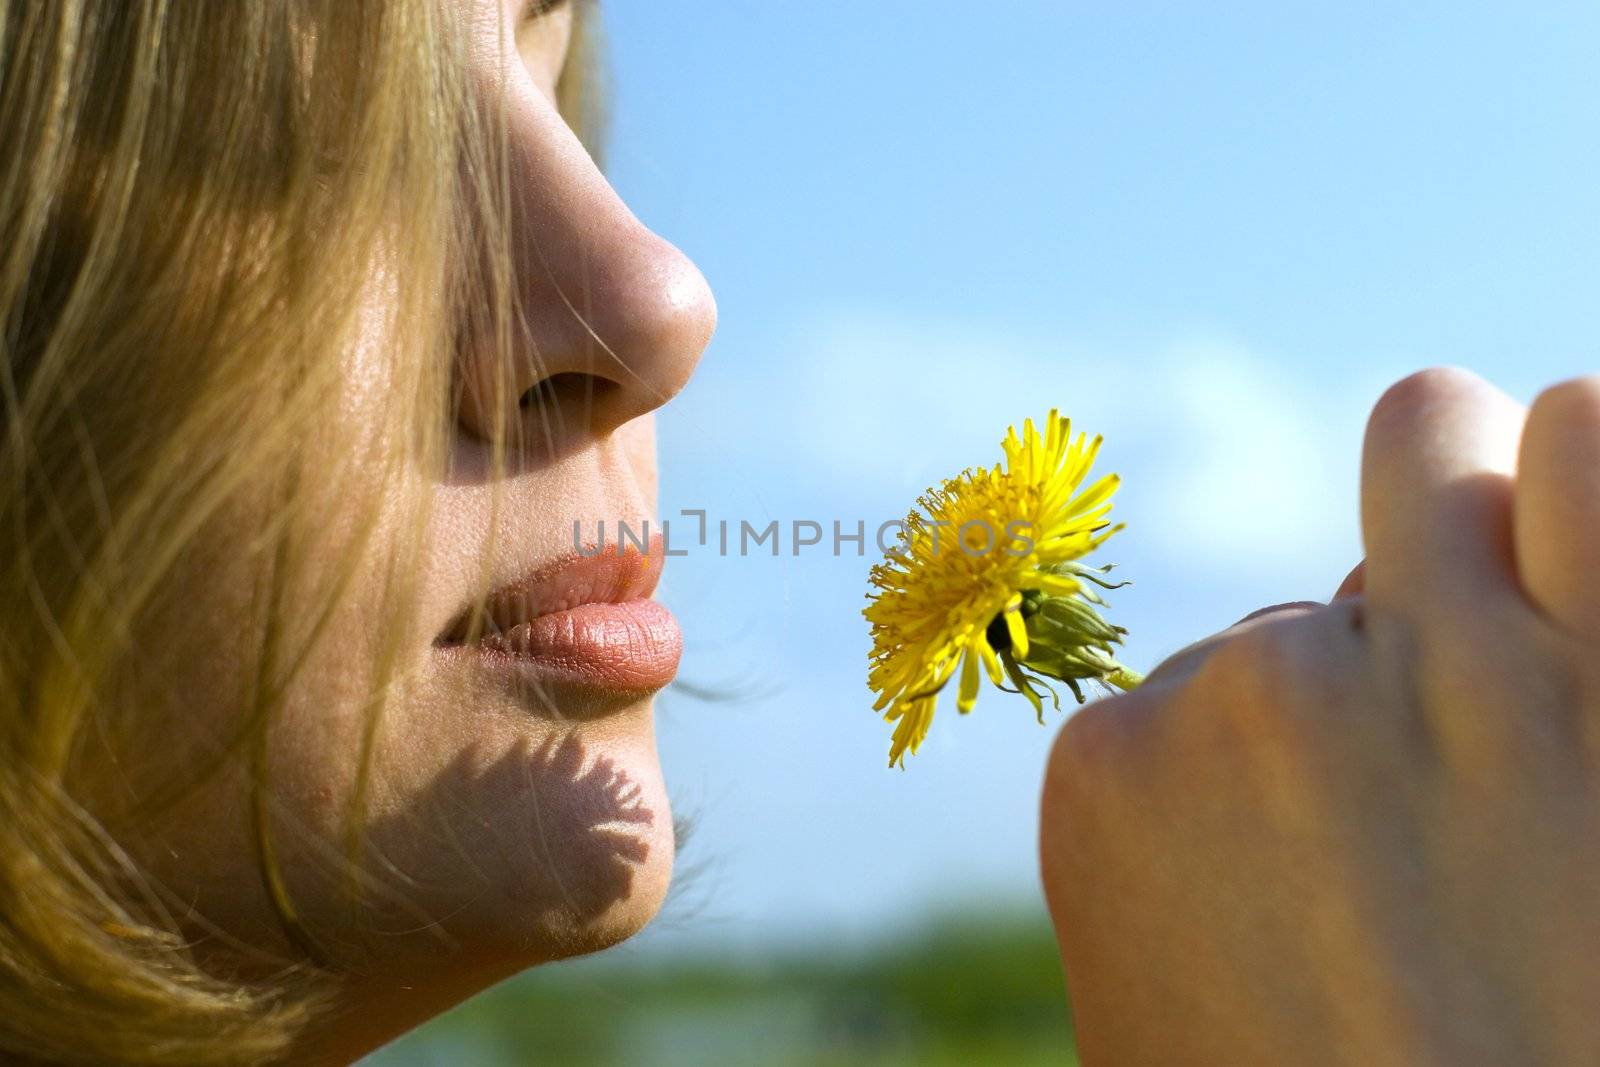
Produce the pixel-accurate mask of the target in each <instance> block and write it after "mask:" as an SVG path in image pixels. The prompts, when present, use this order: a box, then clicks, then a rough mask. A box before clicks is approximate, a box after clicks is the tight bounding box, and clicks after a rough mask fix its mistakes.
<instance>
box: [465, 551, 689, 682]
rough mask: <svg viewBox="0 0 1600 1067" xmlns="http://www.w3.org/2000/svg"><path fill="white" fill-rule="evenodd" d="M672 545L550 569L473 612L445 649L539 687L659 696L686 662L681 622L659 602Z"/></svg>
mask: <svg viewBox="0 0 1600 1067" xmlns="http://www.w3.org/2000/svg"><path fill="white" fill-rule="evenodd" d="M663 547H664V546H663V545H662V544H661V543H660V539H659V538H656V539H653V540H652V541H651V542H650V545H649V547H648V549H647V550H646V551H640V550H639V549H638V548H637V547H635V546H632V545H629V546H626V547H620V546H616V545H609V546H606V547H605V548H604V549H603V550H601V551H600V552H599V553H598V554H596V555H593V556H581V555H577V554H573V555H570V556H566V557H564V558H561V559H558V560H555V561H553V562H551V563H548V564H546V565H543V566H541V567H539V568H537V569H535V570H534V571H532V572H530V573H528V574H526V575H524V576H523V577H521V578H518V579H516V580H515V581H513V582H510V583H508V584H507V585H503V586H500V587H499V588H497V589H495V590H493V591H492V592H491V593H490V594H489V595H488V596H487V597H486V598H484V600H483V601H482V603H481V604H477V603H475V604H473V605H471V606H469V607H467V608H466V609H464V610H463V611H462V612H461V613H460V614H458V615H457V616H456V618H455V619H454V621H452V623H451V624H450V626H449V627H448V628H447V629H446V630H445V631H444V633H442V634H441V635H440V636H439V638H438V639H437V640H436V641H435V642H434V645H435V648H436V650H437V651H438V652H439V653H440V654H442V655H445V656H448V657H452V658H458V659H472V660H475V661H477V662H478V663H480V664H481V665H482V666H484V667H485V668H488V669H491V670H497V671H501V672H508V673H511V674H512V675H516V676H529V675H531V676H532V677H531V679H530V680H532V681H534V682H535V683H544V684H551V685H573V686H578V687H581V688H586V689H601V690H607V691H611V692H616V693H648V692H654V691H655V690H657V689H660V688H662V687H663V686H665V685H667V684H668V683H669V682H671V681H672V679H673V678H674V677H675V676H676V675H677V673H678V661H679V659H680V657H681V656H682V654H683V633H682V631H681V630H680V629H679V628H678V622H677V620H676V619H674V618H673V617H672V613H671V612H670V611H668V610H667V608H666V607H665V606H664V605H662V604H661V603H660V602H659V601H656V600H653V599H651V594H652V593H654V592H655V587H656V583H657V582H658V581H659V580H660V577H661V568H662V565H663V564H664V563H665V554H664V553H663V552H662V551H661V549H662V548H663Z"/></svg>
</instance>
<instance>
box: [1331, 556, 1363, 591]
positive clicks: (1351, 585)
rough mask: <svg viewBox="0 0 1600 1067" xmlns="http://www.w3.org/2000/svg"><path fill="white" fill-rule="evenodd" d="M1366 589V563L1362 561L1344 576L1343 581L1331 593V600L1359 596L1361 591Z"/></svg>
mask: <svg viewBox="0 0 1600 1067" xmlns="http://www.w3.org/2000/svg"><path fill="white" fill-rule="evenodd" d="M1366 587H1367V561H1366V560H1362V561H1361V562H1360V563H1357V564H1356V565H1355V568H1354V569H1353V570H1351V572H1350V573H1349V574H1347V575H1345V576H1344V581H1342V582H1340V583H1339V588H1338V589H1335V590H1334V592H1333V599H1335V600H1343V599H1345V598H1346V597H1352V596H1360V595H1361V591H1362V590H1363V589H1365V588H1366Z"/></svg>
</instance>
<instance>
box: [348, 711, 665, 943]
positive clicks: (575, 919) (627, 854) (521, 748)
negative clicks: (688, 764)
mask: <svg viewBox="0 0 1600 1067" xmlns="http://www.w3.org/2000/svg"><path fill="white" fill-rule="evenodd" d="M650 703H651V702H649V701H642V702H639V703H637V704H636V705H634V706H633V707H632V708H630V709H628V710H627V711H626V712H624V713H622V714H618V715H614V716H607V717H603V718H597V719H592V720H585V721H571V720H567V721H559V722H558V721H551V720H538V719H535V718H532V717H529V716H527V715H526V713H525V712H523V713H519V715H518V716H517V717H516V718H511V717H507V716H502V715H498V714H496V715H492V716H490V717H489V718H488V719H487V721H485V720H482V719H480V720H478V721H477V723H476V725H475V726H474V727H473V728H472V729H471V730H470V731H468V732H467V733H469V734H470V737H469V736H466V735H462V736H458V738H457V740H458V741H460V742H461V743H460V745H459V747H457V748H456V749H455V755H454V756H452V757H448V758H445V759H444V760H443V761H442V764H441V765H440V766H438V767H437V770H436V773H434V774H433V775H431V776H430V781H429V784H428V785H427V786H426V787H425V788H423V789H421V790H418V791H412V792H410V797H409V801H408V802H407V803H405V804H404V805H403V806H402V810H401V811H400V812H398V813H396V814H397V816H398V817H396V818H391V819H387V820H384V821H383V824H382V825H380V826H378V827H375V829H376V830H377V835H376V836H377V837H378V839H380V840H381V841H382V842H383V853H384V856H385V858H386V860H387V861H388V866H389V869H390V870H392V871H398V872H403V874H404V879H403V880H404V881H406V882H408V883H409V892H407V893H405V896H406V897H407V898H409V901H410V904H411V905H412V906H411V907H408V908H405V909H404V912H406V913H408V914H396V913H393V912H391V913H390V914H389V915H387V916H386V917H385V920H386V921H383V922H381V925H382V926H384V927H387V929H388V932H389V933H390V934H391V935H392V934H396V933H400V931H401V930H406V931H407V934H411V935H419V934H420V935H421V938H420V940H419V939H418V938H417V937H416V936H406V935H402V936H400V937H399V938H398V939H394V938H390V939H388V941H389V945H390V951H393V950H394V949H397V948H400V946H399V945H397V944H395V943H394V941H395V940H398V941H401V942H404V943H405V944H406V948H405V949H403V950H402V951H404V952H406V954H408V955H410V954H412V953H416V952H419V950H420V954H421V955H423V956H427V955H430V954H431V955H432V956H433V960H434V963H435V964H436V965H442V964H444V963H445V959H446V958H447V957H448V956H449V955H450V954H451V950H450V949H449V948H448V947H446V945H445V944H444V943H443V942H445V941H448V942H449V943H451V944H453V945H454V946H455V947H456V949H455V950H456V951H457V952H459V953H460V954H461V955H462V957H463V959H462V960H461V962H462V963H464V964H466V965H467V966H469V967H472V968H473V969H477V968H480V967H483V968H488V969H490V970H493V971H496V972H506V973H509V972H512V971H516V970H520V969H523V968H526V967H529V966H532V965H534V964H538V963H542V962H545V961H547V960H554V959H561V958H566V957H570V956H576V955H581V954H583V953H587V952H594V951H598V950H600V949H603V948H606V947H608V946H610V945H614V944H616V943H617V942H619V941H622V940H625V939H626V938H628V937H631V936H632V935H634V934H635V933H637V932H638V931H639V930H640V929H642V928H643V927H644V926H645V924H646V923H648V922H649V921H650V920H651V918H653V917H654V916H655V914H656V912H657V911H658V910H660V908H661V904H662V902H663V900H664V899H665V897H666V894H667V889H668V886H669V884H670V882H671V880H672V867H673V852H674V847H675V843H674V835H673V827H672V812H671V809H670V806H669V804H668V800H667V794H666V787H665V784H664V783H663V781H662V775H661V765H660V762H659V760H658V758H657V755H656V750H655V737H654V730H653V726H652V722H651V707H650ZM456 721H460V720H459V719H457V720H456ZM434 740H435V743H437V740H438V739H437V738H435V739H434ZM413 741H414V742H420V741H421V739H420V738H413ZM385 910H387V909H385ZM418 920H421V923H420V924H419V922H418ZM419 926H420V927H425V928H427V931H428V933H423V931H422V929H419ZM435 933H438V934H443V935H445V936H444V938H443V939H439V938H434V937H432V936H430V935H431V934H435ZM384 940H385V939H382V938H380V939H379V943H380V944H381V943H382V942H383V941H384ZM379 951H380V952H382V951H383V950H382V949H381V948H380V949H379Z"/></svg>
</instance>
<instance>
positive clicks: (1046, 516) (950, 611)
mask: <svg viewBox="0 0 1600 1067" xmlns="http://www.w3.org/2000/svg"><path fill="white" fill-rule="evenodd" d="M1100 441H1101V439H1100V438H1099V437H1098V436H1097V437H1095V438H1094V439H1093V440H1090V439H1089V438H1088V436H1087V435H1086V434H1083V433H1081V432H1080V433H1079V434H1078V435H1077V437H1076V438H1074V437H1073V436H1072V422H1071V420H1069V419H1066V418H1063V417H1062V416H1061V415H1060V414H1058V413H1057V412H1056V411H1051V412H1050V415H1049V417H1048V418H1046V419H1045V432H1044V435H1043V436H1042V437H1041V436H1040V434H1039V432H1038V430H1036V429H1035V428H1034V425H1033V420H1032V419H1029V420H1027V421H1026V422H1024V423H1023V424H1022V434H1021V436H1020V437H1019V436H1018V435H1017V431H1016V427H1011V428H1009V429H1008V430H1007V431H1006V438H1005V440H1004V441H1003V442H1002V447H1003V448H1004V450H1005V461H1004V463H997V464H995V465H994V466H993V467H991V468H982V467H979V468H975V469H968V470H965V471H962V472H961V473H960V474H959V475H957V476H956V477H954V478H950V479H948V480H947V481H945V483H944V484H943V485H942V486H940V487H939V488H937V489H930V490H929V491H928V492H927V493H926V494H924V495H923V496H922V497H921V498H919V499H918V501H917V507H915V508H913V509H912V511H911V513H910V515H908V516H907V517H906V521H905V526H904V528H903V529H902V530H901V532H900V543H899V544H898V545H897V546H896V548H894V549H893V550H891V551H890V552H889V553H888V554H887V555H886V556H885V559H884V561H883V562H882V563H880V564H878V565H876V566H875V567H873V568H872V575H871V579H870V580H871V584H872V586H873V590H874V591H872V592H870V593H868V598H869V599H870V601H871V603H869V604H868V605H867V607H866V609H865V610H864V611H863V614H864V615H865V616H866V617H867V621H868V622H870V623H871V624H872V653H871V657H870V661H869V671H868V676H867V684H868V686H869V687H870V688H871V689H872V691H873V692H874V693H876V694H877V702H876V703H875V704H874V705H873V710H874V711H879V712H883V713H884V719H885V720H886V721H888V722H892V723H894V724H895V728H894V738H893V741H892V743H891V745H890V747H889V765H890V766H891V767H892V766H894V765H896V764H899V765H901V766H904V765H905V754H906V752H907V751H908V750H909V751H910V752H912V753H915V752H916V751H917V747H918V746H919V745H920V744H921V743H922V739H923V738H924V737H926V736H927V733H928V726H929V724H930V723H932V721H933V708H934V703H935V701H936V700H937V698H938V695H939V693H940V691H941V690H942V689H944V687H945V686H946V685H947V684H948V683H949V682H950V680H951V679H952V678H954V677H956V675H957V672H958V671H959V673H960V679H959V681H958V683H957V695H956V709H957V710H958V711H960V712H962V713H963V714H965V713H967V712H969V711H971V710H972V708H973V705H974V704H975V703H976V702H977V699H978V687H979V676H980V671H981V672H982V674H984V675H987V676H988V678H989V681H990V682H992V683H994V685H996V686H997V687H999V688H1001V689H1004V690H1007V691H1008V692H1020V693H1022V694H1023V695H1024V696H1026V697H1027V698H1028V700H1029V701H1030V702H1031V703H1032V704H1033V708H1034V711H1035V712H1036V713H1037V715H1038V716H1039V721H1040V722H1041V723H1042V722H1043V721H1044V704H1043V702H1042V701H1041V699H1040V696H1041V694H1040V691H1039V688H1036V685H1037V686H1038V687H1042V688H1043V690H1044V691H1045V693H1047V694H1048V695H1049V696H1050V698H1051V700H1052V702H1053V703H1054V704H1055V706H1056V707H1057V708H1059V707H1060V706H1061V704H1060V699H1059V697H1057V695H1056V691H1055V689H1054V687H1053V686H1051V684H1050V681H1049V680H1052V679H1053V680H1055V681H1060V682H1064V683H1065V684H1066V685H1067V687H1068V688H1069V689H1071V690H1072V693H1073V696H1075V697H1076V698H1077V699H1078V702H1079V703H1082V702H1083V700H1084V694H1083V689H1082V686H1081V683H1083V682H1086V681H1092V682H1101V683H1104V684H1108V685H1113V686H1117V687H1118V688H1122V689H1131V688H1133V687H1134V686H1136V685H1138V684H1139V681H1140V677H1139V675H1138V674H1136V673H1134V672H1133V671H1130V670H1129V669H1128V668H1126V667H1124V666H1123V665H1122V664H1120V663H1118V662H1117V661H1116V659H1115V646H1116V645H1117V644H1119V643H1120V642H1121V640H1122V638H1123V635H1124V634H1126V633H1127V631H1126V630H1124V629H1123V628H1122V627H1120V626H1113V625H1111V624H1109V623H1107V622H1106V621H1105V620H1104V619H1103V618H1101V616H1100V613H1099V611H1098V610H1097V609H1098V608H1099V607H1101V606H1104V604H1105V601H1104V600H1103V599H1101V597H1100V595H1099V593H1098V591H1097V589H1116V588H1119V587H1120V585H1122V584H1126V583H1116V584H1113V583H1111V582H1108V581H1107V580H1106V579H1105V575H1106V574H1107V573H1108V572H1109V571H1110V570H1111V568H1110V567H1109V566H1106V567H1092V566H1089V565H1088V564H1086V563H1084V562H1082V560H1083V557H1085V556H1087V555H1088V554H1089V553H1090V552H1092V551H1094V550H1095V549H1096V548H1098V547H1099V546H1100V545H1101V544H1102V543H1104V542H1105V540H1106V539H1107V538H1109V537H1110V536H1111V535H1112V534H1114V533H1116V532H1117V531H1118V530H1120V529H1122V526H1121V525H1120V524H1118V525H1115V526H1113V525H1111V524H1110V523H1109V522H1108V521H1107V518H1106V516H1107V515H1109V514H1110V512H1111V495H1112V494H1113V493H1114V492H1116V489H1117V486H1118V484H1119V481H1120V480H1119V479H1118V477H1117V476H1116V475H1115V474H1107V475H1104V476H1102V477H1100V478H1098V479H1096V480H1095V481H1094V482H1093V483H1091V484H1090V485H1089V486H1088V487H1087V488H1083V487H1082V486H1083V482H1084V480H1085V478H1087V477H1088V474H1089V468H1090V467H1091V466H1092V465H1093V464H1094V460H1095V455H1096V454H1097V453H1098V452H1099V449H1100ZM1008 680H1009V681H1010V683H1011V686H1012V687H1014V688H1008V687H1007V685H1006V682H1007V681H1008Z"/></svg>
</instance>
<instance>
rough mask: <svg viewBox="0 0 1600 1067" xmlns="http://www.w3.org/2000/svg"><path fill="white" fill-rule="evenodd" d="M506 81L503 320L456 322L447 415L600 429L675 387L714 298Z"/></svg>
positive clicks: (690, 362)
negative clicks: (496, 324)
mask: <svg viewBox="0 0 1600 1067" xmlns="http://www.w3.org/2000/svg"><path fill="white" fill-rule="evenodd" d="M506 89H507V92H506V107H507V116H506V130H507V141H508V143H507V149H508V152H509V156H508V161H507V170H508V175H509V178H510V182H509V188H508V189H507V200H506V201H505V216H504V217H505V224H506V227H507V229H508V231H509V234H508V235H509V249H508V251H509V268H510V270H509V278H507V279H505V282H506V284H507V285H509V287H510V291H509V304H510V311H511V321H510V323H509V324H507V327H508V328H506V329H491V330H482V329H473V328H469V329H467V330H466V331H465V334H464V340H463V341H462V344H461V352H460V354H459V357H458V358H459V365H458V376H459V386H460V388H459V421H460V423H461V425H462V426H463V427H464V428H465V429H466V430H467V431H468V432H470V433H472V434H473V435H474V436H476V437H479V438H481V439H484V440H490V439H492V438H493V436H494V435H495V434H496V433H500V432H507V433H510V434H512V435H515V436H517V437H518V438H519V439H523V440H529V441H534V442H538V441H541V440H543V441H547V442H549V441H552V439H559V440H561V441H563V442H566V443H570V442H571V441H572V440H573V439H574V438H575V437H581V436H590V437H602V436H605V435H607V434H609V433H610V432H611V431H612V430H614V429H616V428H617V427H619V426H621V425H623V424H624V423H626V422H629V421H630V420H632V419H636V418H638V417H639V416H641V415H644V414H647V413H649V412H651V411H654V410H655V409H656V408H658V407H660V406H661V405H662V404H664V403H666V401H667V400H669V399H670V398H671V397H672V396H674V395H675V394H676V393H677V392H678V391H679V390H681V389H682V388H683V386H684V385H685V383H687V382H688V380H689V377H690V375H691V374H693V372H694V369H695V366H696V364H698V363H699V361H700V355H701V353H702V352H703V351H704V349H705V347H706V344H707V343H708V342H709V341H710V339H711V334H712V332H713V331H714V330H715V328H716V318H717V312H716V303H715V301H714V299H713V297H712V295H711V289H710V287H709V286H708V285H707V284H706V280H705V278H704V277H702V276H701V274H700V271H699V269H698V268H696V267H695V265H694V264H693V263H692V262H691V261H690V260H689V258H688V257H687V256H685V255H684V254H683V253H682V252H680V251H679V250H678V249H677V248H675V247H673V246H672V245H671V244H670V243H669V242H667V241H666V240H664V239H662V238H661V237H659V236H658V235H656V234H655V233H653V232H652V231H651V230H650V229H649V228H648V227H646V226H645V225H644V224H642V223H641V222H640V221H639V220H638V219H637V218H636V217H635V216H634V215H633V213H632V212H631V211H629V210H628V208H627V206H626V205H625V204H624V203H623V202H622V200H621V199H620V198H619V197H618V196H617V194H616V193H615V191H614V190H613V189H612V188H611V185H610V183H609V182H608V181H607V180H606V179H605V177H604V176H603V175H602V174H601V173H600V171H599V168H598V167H597V166H596V165H595V163H594V162H593V160H592V159H591V158H590V156H589V154H588V152H587V151H586V150H585V149H584V147H583V146H582V145H581V144H580V143H579V141H578V139H577V137H576V136H575V135H574V134H573V133H572V131H571V130H570V129H569V127H568V126H567V124H566V122H565V120H564V119H562V117H561V115H560V114H559V112H557V111H556V109H555V107H554V106H553V105H552V104H550V102H549V101H548V99H547V98H546V97H545V96H544V95H543V94H542V93H540V92H539V91H538V90H537V89H535V88H534V87H533V86H532V85H531V84H530V83H528V82H526V81H525V80H519V79H516V78H513V79H512V80H511V82H510V84H509V85H508V86H507V87H506ZM490 261H491V262H492V259H491V260H490ZM489 273H490V274H491V275H492V274H493V273H494V272H492V271H490V272H489ZM502 277H503V275H502Z"/></svg>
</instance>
